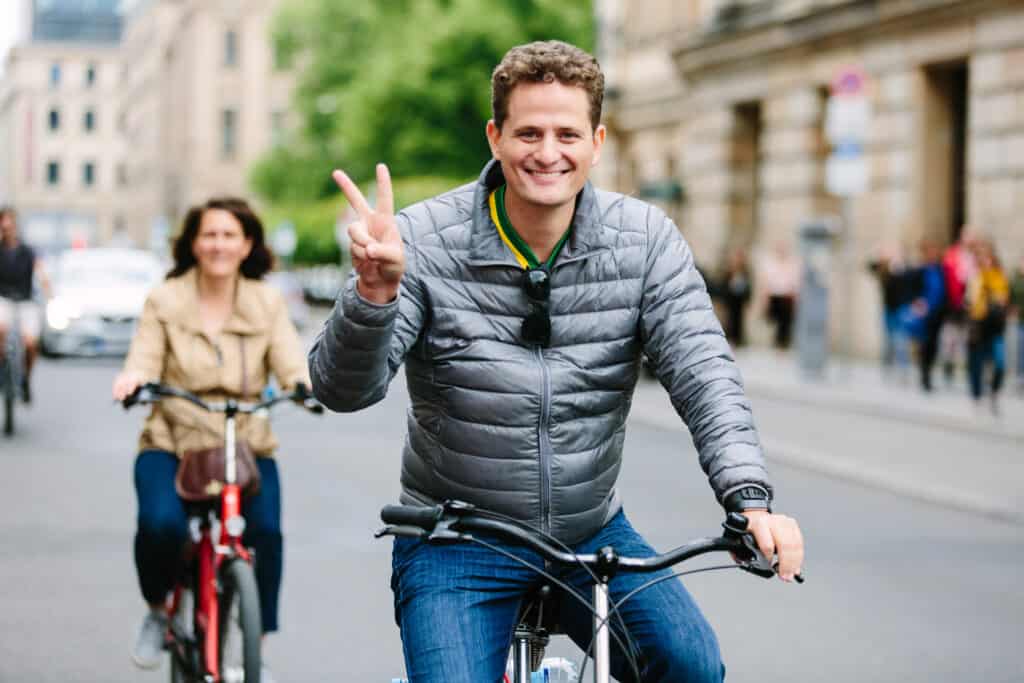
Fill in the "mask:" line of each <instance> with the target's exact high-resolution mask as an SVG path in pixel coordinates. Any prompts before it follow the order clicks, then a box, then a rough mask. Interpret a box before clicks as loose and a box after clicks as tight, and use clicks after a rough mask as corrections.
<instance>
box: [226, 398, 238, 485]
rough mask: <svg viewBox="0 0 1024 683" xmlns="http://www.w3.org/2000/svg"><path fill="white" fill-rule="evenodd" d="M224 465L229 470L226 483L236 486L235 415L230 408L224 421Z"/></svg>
mask: <svg viewBox="0 0 1024 683" xmlns="http://www.w3.org/2000/svg"><path fill="white" fill-rule="evenodd" d="M224 465H225V469H226V470H227V471H226V472H225V481H224V483H226V484H234V483H235V479H236V478H237V476H238V472H237V467H236V465H235V414H234V411H231V410H230V407H229V410H228V412H227V417H226V418H225V420H224Z"/></svg>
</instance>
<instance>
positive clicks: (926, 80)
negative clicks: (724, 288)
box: [597, 0, 1024, 354]
mask: <svg viewBox="0 0 1024 683" xmlns="http://www.w3.org/2000/svg"><path fill="white" fill-rule="evenodd" d="M597 11H598V17H599V28H600V37H599V46H600V47H599V57H600V59H601V61H602V64H604V65H605V66H606V70H607V72H608V87H609V93H608V102H607V105H606V122H607V123H608V125H609V129H610V139H611V145H610V146H609V150H608V154H607V156H606V158H605V160H604V161H603V162H602V166H603V169H602V173H603V178H602V179H601V180H603V182H604V183H605V184H607V185H610V186H613V187H617V188H618V189H620V190H624V191H627V192H634V193H637V194H640V195H641V196H649V197H651V198H653V199H655V200H656V201H660V202H662V203H663V204H665V208H666V209H668V210H669V211H670V212H671V213H672V214H673V215H674V217H675V218H676V219H677V221H678V222H679V224H680V226H681V229H682V230H683V232H684V234H685V235H686V237H687V238H688V240H689V241H690V243H691V244H692V246H693V248H694V251H695V253H696V255H697V257H698V259H699V261H700V262H701V263H703V264H704V265H705V267H708V268H709V269H710V270H711V271H712V272H713V270H714V267H715V265H716V264H717V263H718V262H719V260H720V259H721V257H722V254H723V253H724V251H725V250H727V249H729V248H731V247H732V246H736V245H740V246H744V247H746V248H747V249H748V250H749V251H750V252H751V254H752V256H753V260H754V261H755V262H756V261H757V260H758V258H760V257H763V256H764V254H766V253H767V252H768V251H769V249H771V248H772V247H773V245H775V244H777V243H778V242H780V241H781V242H789V243H795V240H796V235H797V228H798V227H799V226H800V225H801V224H802V223H803V222H804V221H806V220H807V219H809V218H812V217H816V216H823V215H841V214H842V209H843V208H844V207H843V206H842V205H841V202H840V200H838V199H837V198H835V197H833V196H831V195H830V194H829V193H828V192H827V191H826V187H825V163H826V159H827V158H828V155H829V153H830V147H829V142H828V140H827V139H826V136H825V115H826V105H827V101H828V98H829V85H830V83H831V81H832V80H833V78H834V77H835V75H836V74H837V73H838V72H839V71H840V70H841V69H843V68H846V67H850V66H856V67H858V68H859V69H861V70H862V71H863V72H864V73H865V74H866V77H867V91H866V92H867V97H868V99H869V102H870V106H871V118H870V125H869V129H868V134H867V138H866V140H865V144H864V154H865V157H866V161H867V165H868V185H867V189H866V191H865V192H864V193H863V194H861V195H859V196H857V197H855V198H853V199H852V200H850V203H849V205H848V215H849V216H850V218H851V220H850V224H851V229H850V230H849V231H848V232H847V233H845V234H844V237H843V238H842V239H841V240H839V241H838V243H837V246H836V248H835V249H834V252H835V254H836V257H835V258H834V259H833V262H832V264H833V265H832V268H831V276H830V285H831V291H832V293H833V296H832V302H833V306H832V308H831V328H832V332H833V335H832V337H833V339H835V340H837V342H838V343H839V346H840V348H843V349H846V350H850V351H852V352H854V353H858V354H872V353H874V352H875V351H876V350H877V348H878V346H879V343H880V325H879V323H878V321H879V319H880V317H881V316H880V305H881V304H880V298H879V295H878V292H877V285H876V283H875V282H874V281H873V280H872V279H871V277H870V276H869V275H868V274H867V271H866V269H865V268H864V263H865V262H866V261H867V260H868V259H869V258H870V256H871V255H872V254H873V253H874V250H875V248H876V247H877V246H878V245H879V244H880V243H883V242H900V243H902V244H903V245H904V246H905V247H906V248H907V249H908V251H911V252H912V250H913V248H914V247H915V245H916V244H917V243H918V242H920V240H921V239H922V238H929V239H931V240H935V241H938V242H942V243H947V244H948V243H949V242H951V241H953V240H955V239H956V238H957V236H958V235H959V232H960V230H961V226H962V225H963V224H965V223H967V224H970V225H972V226H974V227H975V229H976V230H977V231H978V232H980V233H981V234H983V235H986V236H988V237H990V238H991V239H993V241H994V242H995V244H996V245H997V248H998V250H999V252H1000V253H1001V255H1002V257H1003V260H1004V262H1006V263H1007V265H1009V264H1011V263H1015V262H1017V260H1018V259H1019V258H1020V257H1021V256H1024V220H1022V219H1021V218H1020V217H1021V216H1022V215H1024V5H1022V4H1021V3H1020V2H1014V1H1012V0H902V1H900V2H894V1H886V0H778V1H774V2H771V1H765V0H690V1H686V0H684V1H682V2H680V1H675V0H629V1H628V2H617V1H615V0H603V1H602V2H599V3H597ZM794 246H795V245H794ZM753 313H754V312H753V311H752V314H753ZM752 317H756V316H754V315H752ZM753 332H754V336H755V338H757V337H759V336H760V338H761V339H763V338H764V333H765V331H764V330H760V329H759V328H758V326H756V325H755V326H754V327H753ZM759 333H760V334H759ZM840 337H842V339H840Z"/></svg>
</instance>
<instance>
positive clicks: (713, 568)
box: [578, 564, 742, 681]
mask: <svg viewBox="0 0 1024 683" xmlns="http://www.w3.org/2000/svg"><path fill="white" fill-rule="evenodd" d="M719 569H742V567H740V566H739V565H738V564H716V565H712V566H710V567H700V568H699V569H689V570H687V571H679V572H672V573H671V574H668V575H666V576H658V577H655V578H653V579H651V580H650V581H648V582H647V583H643V584H640V585H639V586H637V587H636V588H634V589H633V590H631V591H630V592H628V593H626V595H625V596H623V597H622V599H621V600H619V601H618V602H615V603H613V607H612V609H615V610H616V611H617V610H618V608H619V607H621V606H622V605H624V604H625V603H626V601H627V600H629V599H630V598H632V597H633V596H634V595H636V594H637V593H640V592H641V591H644V590H647V589H648V588H650V587H651V586H656V585H657V584H659V583H661V582H663V581H668V580H669V579H678V578H680V577H683V576H689V575H690V574H701V573H703V572H710V571H716V570H719ZM609 618H611V612H610V611H609V615H608V616H607V617H605V618H604V619H602V620H601V622H600V623H599V624H598V626H597V629H598V630H600V628H601V627H602V626H604V625H605V624H606V623H607V622H608V619H609ZM608 632H609V633H611V634H613V635H614V633H615V631H613V630H611V629H609V631H608ZM620 646H621V645H620ZM593 649H594V641H590V645H589V646H588V647H587V651H586V652H584V653H583V660H582V661H581V662H580V666H579V669H580V673H579V678H578V680H580V681H582V680H583V674H584V672H585V671H586V670H587V658H588V657H590V653H591V651H592V650H593ZM634 674H635V675H636V679H637V680H640V675H639V674H637V673H636V672H635V671H634Z"/></svg>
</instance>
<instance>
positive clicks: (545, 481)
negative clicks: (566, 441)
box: [536, 346, 551, 534]
mask: <svg viewBox="0 0 1024 683" xmlns="http://www.w3.org/2000/svg"><path fill="white" fill-rule="evenodd" d="M536 351H537V362H538V363H540V375H541V394H540V423H539V424H538V425H537V445H538V448H539V450H540V525H541V531H543V532H544V533H546V534H549V533H551V440H550V439H549V437H548V422H549V420H550V418H551V374H550V372H549V371H548V365H547V363H545V362H544V352H543V350H542V349H541V348H540V347H539V346H538V347H536Z"/></svg>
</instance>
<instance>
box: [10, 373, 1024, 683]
mask: <svg viewBox="0 0 1024 683" xmlns="http://www.w3.org/2000/svg"><path fill="white" fill-rule="evenodd" d="M116 367H117V365H116V363H114V362H110V361H60V362H45V363H43V364H42V365H41V367H40V368H39V373H38V376H37V377H36V382H35V386H36V403H35V405H33V406H32V407H31V408H30V409H28V410H26V411H22V412H21V413H19V431H18V433H17V434H16V435H15V436H14V438H12V439H10V440H3V441H0V682H2V683H22V682H25V683H28V682H30V681H31V682H33V683H36V682H39V683H42V682H46V681H54V682H57V681H60V682H62V683H63V682H67V681H87V682H92V681H95V682H100V681H103V682H114V681H142V682H144V681H156V680H163V679H165V678H166V676H167V671H166V668H164V669H163V670H162V671H161V672H160V673H159V674H153V673H143V672H138V671H136V670H135V669H134V668H133V667H132V665H131V663H130V662H129V658H128V652H129V648H130V646H131V643H132V639H133V637H134V633H135V629H136V627H137V625H138V622H139V620H140V618H141V616H142V610H143V603H142V601H141V599H140V597H139V594H138V589H137V587H136V579H135V573H134V568H133V564H132V551H131V548H132V535H133V533H134V528H133V527H134V515H135V500H134V492H133V490H132V486H131V468H132V462H133V458H134V456H135V452H134V451H135V439H136V435H137V430H138V427H139V425H140V423H141V417H142V416H141V413H127V414H126V413H125V412H124V411H122V410H121V409H120V408H115V406H114V405H113V404H112V403H111V401H110V400H109V384H110V380H111V378H112V377H113V374H114V372H115V371H116ZM785 410H786V408H785V406H784V405H781V404H779V403H775V404H773V405H772V407H771V411H772V416H771V420H770V421H771V423H772V424H775V425H778V424H783V423H785V421H786V420H787V419H788V420H792V423H793V424H794V425H796V424H800V423H801V421H805V420H806V416H805V411H804V410H803V409H801V408H800V407H799V406H792V407H791V408H790V413H789V417H788V418H787V416H786V413H785ZM404 411H405V398H404V389H403V387H402V385H401V382H400V381H398V382H396V384H395V385H394V386H393V389H392V392H391V395H390V396H389V397H388V398H387V399H386V400H385V401H384V402H382V403H381V404H379V405H377V406H375V407H373V408H371V409H369V410H366V411H364V412H362V413H358V414H355V415H336V414H329V415H327V416H325V417H323V418H319V419H318V418H315V417H313V416H310V415H308V414H306V413H304V412H301V411H298V410H294V409H291V408H290V407H289V406H283V407H282V408H281V410H279V411H278V412H277V413H276V414H275V417H274V422H275V425H276V429H277V431H278V434H279V436H280V438H281V442H282V444H284V445H283V447H282V450H281V453H280V454H279V461H280V463H281V471H282V481H283V492H284V507H285V512H284V526H285V533H286V559H285V579H284V587H283V591H282V607H281V613H282V631H281V632H280V633H279V634H276V635H274V636H271V637H270V638H269V639H268V641H267V647H266V650H267V658H268V661H269V663H270V665H271V667H272V668H273V669H274V672H275V674H276V677H277V679H278V680H279V681H284V682H288V681H303V682H305V681H309V682H313V681H383V682H386V681H389V680H390V679H391V677H392V676H397V675H400V674H401V673H402V665H401V651H400V643H399V640H398V635H397V629H396V628H395V626H394V623H393V620H392V613H391V595H390V591H389V589H388V577H389V571H390V562H389V559H390V558H389V551H390V547H389V544H388V542H386V541H375V540H373V537H372V532H373V531H374V529H376V528H377V527H378V526H379V523H378V521H377V513H378V511H379V509H380V507H381V506H382V505H384V504H386V503H389V502H394V500H395V499H396V497H397V491H398V486H397V477H398V465H399V460H398V453H399V450H400V447H401V443H402V440H403V429H404ZM842 418H843V416H842V415H836V416H834V419H835V420H837V425H838V426H837V427H836V429H837V430H839V431H840V432H842V430H843V426H842V423H843V420H842ZM780 420H781V421H782V422H780ZM864 420H870V418H866V417H864V416H860V417H859V418H858V422H857V423H856V424H853V423H850V425H849V426H848V429H850V430H855V431H857V432H863V430H865V429H872V428H873V429H875V430H876V431H877V430H884V431H886V432H887V433H888V434H889V438H888V440H887V441H888V442H891V443H900V441H901V439H902V438H904V436H903V435H902V434H901V431H900V430H901V428H900V426H899V424H898V423H894V422H893V421H891V420H888V421H878V422H877V423H874V426H873V427H872V426H871V423H865V422H864ZM866 425H867V426H866ZM847 436H848V435H847V434H844V433H839V434H837V435H836V438H837V439H844V438H847ZM768 437H771V434H766V438H768ZM626 446H627V456H626V463H625V466H624V471H623V475H622V480H621V487H622V491H623V495H624V499H625V501H626V511H627V514H629V515H630V517H631V519H632V521H633V523H634V525H635V526H636V527H637V528H639V529H640V530H642V531H644V532H645V533H647V534H648V536H649V538H650V540H651V541H652V542H653V543H654V544H655V546H657V547H659V548H661V549H667V548H669V547H671V546H674V545H677V544H679V543H681V542H683V541H686V540H688V539H691V538H693V537H696V536H703V535H707V534H710V533H714V532H715V530H716V529H717V525H718V524H719V523H720V521H721V513H720V511H719V509H718V508H717V506H716V504H715V502H714V499H713V497H712V495H711V492H710V489H709V488H708V486H707V484H706V482H705V480H704V477H703V474H702V473H701V472H700V470H699V468H698V467H697V464H696V455H695V452H694V450H693V447H692V445H691V444H690V443H689V438H688V437H683V436H682V431H681V430H673V429H664V428H657V427H653V426H648V425H645V424H641V423H635V424H633V425H631V428H630V432H629V437H628V439H627V444H626ZM962 455H963V454H961V457H962ZM1022 455H1024V453H1022ZM937 457H938V458H940V459H941V457H947V456H942V455H940V456H937ZM950 457H951V456H950ZM773 474H774V476H775V479H776V483H777V489H778V506H779V508H780V509H784V510H785V511H786V512H787V513H790V514H793V515H794V516H796V517H797V518H798V519H799V520H800V522H801V524H802V526H803V529H804V533H805V536H806V538H807V545H808V559H807V564H806V574H807V583H806V584H804V585H803V586H793V585H784V584H782V583H781V582H778V581H773V582H766V581H762V580H760V579H756V578H754V577H751V576H748V575H746V574H743V573H741V572H736V571H727V572H717V573H707V574H701V575H698V576H694V577H691V578H690V579H689V580H688V581H687V585H688V587H689V588H690V590H691V592H693V593H694V594H695V596H696V597H697V599H698V601H699V602H700V604H701V605H702V607H703V608H704V610H705V612H706V613H707V615H708V618H709V619H710V620H711V622H712V623H713V624H714V626H715V627H716V629H717V630H718V633H719V637H720V639H721V645H722V650H723V653H724V657H725V661H726V666H727V669H728V680H730V681H764V680H767V681H773V680H779V681H782V680H785V681H791V682H794V683H796V682H803V681H808V682H810V681H821V680H829V681H834V682H843V681H901V682H912V681H929V682H937V681H970V682H975V681H984V682H999V681H1006V682H1010V681H1021V680H1024V664H1022V663H1021V662H1022V660H1021V658H1020V657H1019V653H1018V650H1019V648H1020V644H1021V642H1024V618H1022V617H1021V615H1022V614H1024V589H1022V588H1021V587H1020V584H1019V577H1020V575H1021V570H1020V567H1021V566H1022V565H1024V528H1022V527H1021V526H1014V525H1009V524H1003V523H1000V522H997V521H993V520H990V519H987V518H984V517H977V516H973V515H970V514H967V513H963V512H958V511H956V510H952V509H945V508H943V507H941V506H934V505H924V504H921V503H915V502H913V501H910V500H906V499H904V498H901V497H899V496H897V495H894V494H891V493H887V492H884V491H881V490H876V489H872V488H867V487H862V486H857V485H853V484H849V483H847V482H844V481H843V480H841V479H834V478H826V477H822V476H818V475H813V474H809V473H806V472H804V471H801V470H795V469H787V468H785V467H782V466H778V465H776V466H774V467H773ZM553 650H554V651H555V652H559V653H565V654H572V653H573V652H574V648H572V647H570V646H569V645H567V644H565V643H562V644H560V645H559V646H557V647H556V648H553Z"/></svg>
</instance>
